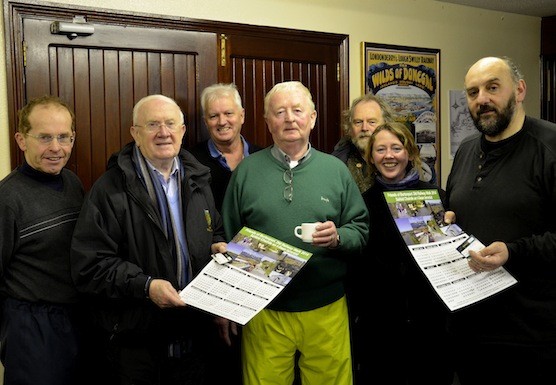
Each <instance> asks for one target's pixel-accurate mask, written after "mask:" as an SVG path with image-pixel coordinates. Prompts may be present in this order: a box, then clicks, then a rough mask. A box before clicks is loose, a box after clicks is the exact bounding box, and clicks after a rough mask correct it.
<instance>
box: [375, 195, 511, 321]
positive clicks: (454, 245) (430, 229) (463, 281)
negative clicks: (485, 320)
mask: <svg viewBox="0 0 556 385" xmlns="http://www.w3.org/2000/svg"><path fill="white" fill-rule="evenodd" d="M384 197H385V198H386V202H387V203H388V207H389V209H390V213H391V214H392V217H393V218H394V221H395V223H396V226H397V228H398V230H399V231H400V234H401V236H402V238H403V239H404V241H405V243H406V245H407V247H408V248H409V251H410V252H411V255H412V256H413V258H415V261H416V262H417V264H418V265H419V267H420V268H421V270H422V271H423V273H424V274H425V276H426V277H427V279H428V280H429V282H430V284H431V285H432V287H433V288H434V290H435V291H436V293H437V294H438V295H439V297H440V298H441V299H442V301H444V303H445V304H446V306H447V307H448V309H450V310H451V311H454V310H457V309H461V308H463V307H466V306H469V305H472V304H474V303H476V302H478V301H481V300H483V299H485V298H488V297H489V296H491V295H493V294H496V293H498V292H500V291H502V290H504V289H506V288H508V287H510V286H512V285H514V284H516V283H517V280H516V279H515V278H514V277H513V276H512V275H511V274H510V273H508V271H507V270H506V269H504V268H503V267H499V268H497V269H495V270H492V271H484V272H475V271H473V270H472V269H471V268H470V267H469V265H468V263H467V258H468V257H469V250H474V251H477V250H480V249H482V248H483V247H484V245H483V244H482V243H481V242H480V240H478V239H476V238H475V237H473V236H470V235H468V234H466V233H465V232H464V231H463V230H462V229H461V228H459V227H458V226H457V225H455V224H452V225H447V224H445V223H444V212H445V211H444V207H443V205H442V201H441V200H440V196H439V194H438V190H435V189H431V190H406V191H386V192H384Z"/></svg>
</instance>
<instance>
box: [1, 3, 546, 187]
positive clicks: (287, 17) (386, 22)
mask: <svg viewBox="0 0 556 385" xmlns="http://www.w3.org/2000/svg"><path fill="white" fill-rule="evenodd" d="M57 3H62V4H75V5H79V6H87V7H95V8H97V7H98V8H106V9H119V10H125V11H133V12H141V13H155V14H163V15H173V16H182V17H189V18H195V19H206V20H220V21H228V22H237V23H245V24H254V25H267V26H277V27H285V28H295V29H303V30H313V31H322V32H331V33H341V34H347V35H349V44H350V57H349V62H350V68H349V71H350V99H353V98H355V97H356V96H358V95H359V94H360V93H361V90H362V84H361V79H362V76H361V48H360V47H361V42H363V41H367V42H372V43H382V44H395V45H404V46H414V47H423V48H435V49H440V51H441V53H440V58H441V61H440V87H441V88H440V92H441V93H440V106H441V111H440V112H441V114H440V120H441V165H442V169H441V177H442V185H443V186H444V185H445V183H446V178H447V176H448V173H449V171H450V167H451V160H450V133H449V132H450V127H449V123H450V119H449V90H454V89H462V86H463V76H464V74H465V72H466V69H467V67H468V66H469V65H471V64H472V63H473V62H474V61H475V60H477V59H478V58H480V57H483V56H491V55H493V56H501V55H506V56H510V57H512V58H513V59H514V60H515V61H516V63H517V64H518V65H519V66H520V67H521V68H522V70H523V73H524V75H525V79H526V80H527V82H528V90H527V91H528V96H527V99H526V106H525V107H526V110H527V112H528V113H529V114H530V115H533V116H537V117H538V116H539V115H540V80H539V79H540V71H539V68H540V65H539V55H540V39H541V37H540V25H541V19H540V18H537V17H530V16H518V15H514V14H508V13H501V12H495V11H486V10H480V9H478V8H471V7H463V6H458V5H453V4H445V3H441V2H438V1H433V0H388V1H386V0H342V1H335V0H334V1H333V0H210V1H207V0H166V1H156V0H118V1H114V0H94V1H93V0H59V1H57ZM0 22H3V19H2V20H0ZM3 31H4V27H3V26H2V35H1V36H0V40H1V41H0V43H1V44H2V46H4V45H5V43H4V33H3ZM11 140H13V138H10V137H9V135H8V119H7V96H6V70H5V53H4V52H2V53H0V178H2V177H4V176H5V175H6V174H8V173H9V171H10V169H11V167H10V158H9V141H11Z"/></svg>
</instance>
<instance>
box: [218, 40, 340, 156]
mask: <svg viewBox="0 0 556 385" xmlns="http://www.w3.org/2000/svg"><path fill="white" fill-rule="evenodd" d="M227 41H228V44H227V46H228V56H229V59H228V62H229V63H230V65H229V77H230V78H229V81H231V82H234V83H235V84H236V85H237V86H238V89H239V91H240V94H241V95H242V96H243V98H244V100H245V101H246V103H245V104H246V105H245V113H246V116H245V124H244V127H243V130H242V132H243V133H244V135H245V136H246V138H248V140H251V141H253V142H254V143H257V144H258V145H260V146H265V147H266V146H268V145H270V144H272V137H271V136H270V133H269V132H268V130H267V128H266V125H265V121H264V118H263V116H264V96H265V95H266V93H267V92H268V91H269V90H270V89H271V88H272V87H273V86H274V85H275V84H276V83H279V82H283V81H288V80H298V81H301V82H302V83H303V84H304V85H305V86H307V88H309V90H310V91H311V94H312V95H313V100H314V102H315V106H316V109H317V122H316V125H315V128H314V129H313V132H312V134H311V144H312V145H313V146H314V147H315V148H317V149H319V150H322V151H325V152H330V151H332V149H333V147H334V144H335V143H336V142H337V141H338V139H339V138H340V135H341V130H340V116H341V98H340V95H341V92H340V81H339V79H338V73H337V68H338V66H339V63H340V50H339V48H338V44H339V43H338V42H337V41H332V42H329V43H326V42H319V43H318V44H317V43H315V42H313V41H296V40H292V39H291V38H284V37H281V38H269V37H266V38H260V37H257V36H250V35H248V34H245V35H231V36H228V37H227ZM248 102H250V103H248Z"/></svg>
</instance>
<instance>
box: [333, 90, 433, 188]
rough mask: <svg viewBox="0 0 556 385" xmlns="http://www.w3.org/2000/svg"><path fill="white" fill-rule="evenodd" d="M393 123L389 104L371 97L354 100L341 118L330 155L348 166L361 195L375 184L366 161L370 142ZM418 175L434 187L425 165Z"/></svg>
mask: <svg viewBox="0 0 556 385" xmlns="http://www.w3.org/2000/svg"><path fill="white" fill-rule="evenodd" d="M394 120H395V119H394V112H393V111H392V109H391V108H390V106H389V105H388V103H386V101H385V100H384V99H382V98H381V97H380V96H378V95H374V94H365V95H363V96H359V97H358V98H355V99H354V100H353V102H352V103H351V107H350V109H349V110H347V111H344V113H343V115H342V128H343V131H344V136H343V137H342V138H341V139H340V141H339V142H338V143H336V145H335V146H334V150H333V151H332V155H334V156H335V157H337V158H339V159H340V160H341V161H342V162H344V163H345V164H346V165H347V167H348V169H349V171H350V173H351V175H352V176H353V179H354V180H355V182H356V183H357V186H358V187H359V190H360V191H361V194H363V193H364V192H365V191H367V190H368V189H369V188H371V186H372V185H373V183H374V175H372V174H371V172H370V171H369V165H368V164H367V162H366V160H365V152H366V151H367V147H368V144H369V138H370V137H371V135H372V133H373V132H374V131H375V129H376V128H377V127H378V126H380V125H381V124H383V123H387V122H393V121H394ZM420 175H421V176H420V179H421V180H422V181H424V182H430V183H433V184H434V183H436V177H435V172H434V170H432V169H431V168H430V167H429V166H428V165H427V164H426V163H424V162H423V163H422V165H421V174H420Z"/></svg>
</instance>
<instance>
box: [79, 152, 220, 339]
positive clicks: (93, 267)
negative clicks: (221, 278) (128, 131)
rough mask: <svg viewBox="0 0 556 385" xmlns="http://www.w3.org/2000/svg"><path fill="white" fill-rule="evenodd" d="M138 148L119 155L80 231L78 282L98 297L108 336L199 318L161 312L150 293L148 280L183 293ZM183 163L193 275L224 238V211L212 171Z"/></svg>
mask: <svg viewBox="0 0 556 385" xmlns="http://www.w3.org/2000/svg"><path fill="white" fill-rule="evenodd" d="M133 149H134V144H133V143H130V144H128V145H126V146H125V147H124V148H123V149H122V150H121V151H120V152H119V153H118V154H115V155H114V156H112V157H111V159H110V161H109V164H108V170H107V171H106V172H105V173H104V174H103V175H102V176H101V177H100V178H99V179H98V181H97V182H96V183H95V184H94V185H93V187H92V189H91V191H90V192H89V193H88V195H87V197H86V199H85V202H84V205H83V208H82V210H81V214H80V216H79V219H78V222H77V225H76V227H75V231H74V236H73V241H72V252H71V265H72V277H73V279H74V281H75V283H76V285H77V287H78V289H79V291H81V292H82V293H85V294H88V295H90V296H91V301H92V302H93V303H94V315H95V318H96V320H97V322H98V323H99V325H100V326H101V327H103V328H104V329H105V330H107V331H112V332H122V331H135V332H152V331H153V330H157V331H159V332H160V331H164V332H167V333H169V334H172V333H173V332H174V331H176V330H177V329H187V323H188V322H189V321H191V320H192V317H196V315H194V313H196V312H195V311H194V310H192V309H190V308H189V307H186V308H178V309H170V310H161V309H159V308H158V307H157V306H155V305H154V304H153V303H152V302H151V301H150V300H148V299H147V298H146V296H145V283H146V281H147V278H148V276H152V277H153V278H163V279H166V280H168V281H170V282H171V283H172V285H173V286H174V287H175V288H176V289H177V288H178V284H177V277H176V275H177V267H176V261H175V258H174V257H173V254H172V252H171V249H172V241H169V240H168V239H167V238H166V236H165V233H164V231H163V228H162V225H161V220H160V215H159V211H158V208H157V206H156V205H154V204H153V203H152V201H151V200H150V198H149V196H148V193H147V190H146V188H145V187H144V185H143V183H142V181H141V180H140V179H139V176H138V174H137V173H136V171H135V166H134V164H133V160H132V153H133ZM179 158H180V160H181V162H182V164H183V167H184V169H185V177H184V178H183V180H182V194H183V197H182V198H183V202H184V213H185V215H184V218H185V233H186V237H187V246H188V249H189V261H190V264H191V270H192V272H193V275H197V274H198V273H199V271H200V270H201V269H202V268H203V267H204V266H205V265H206V264H207V263H208V262H209V261H210V254H211V251H210V246H211V244H212V243H215V242H220V241H224V236H223V228H222V222H221V218H220V214H219V213H218V211H217V210H216V208H215V205H214V199H213V197H212V192H211V190H210V171H209V169H208V168H207V167H205V166H203V165H201V164H200V163H199V162H198V161H197V160H196V159H195V158H194V157H193V156H192V155H191V154H190V153H188V152H187V151H185V150H182V151H181V152H180V154H179Z"/></svg>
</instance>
